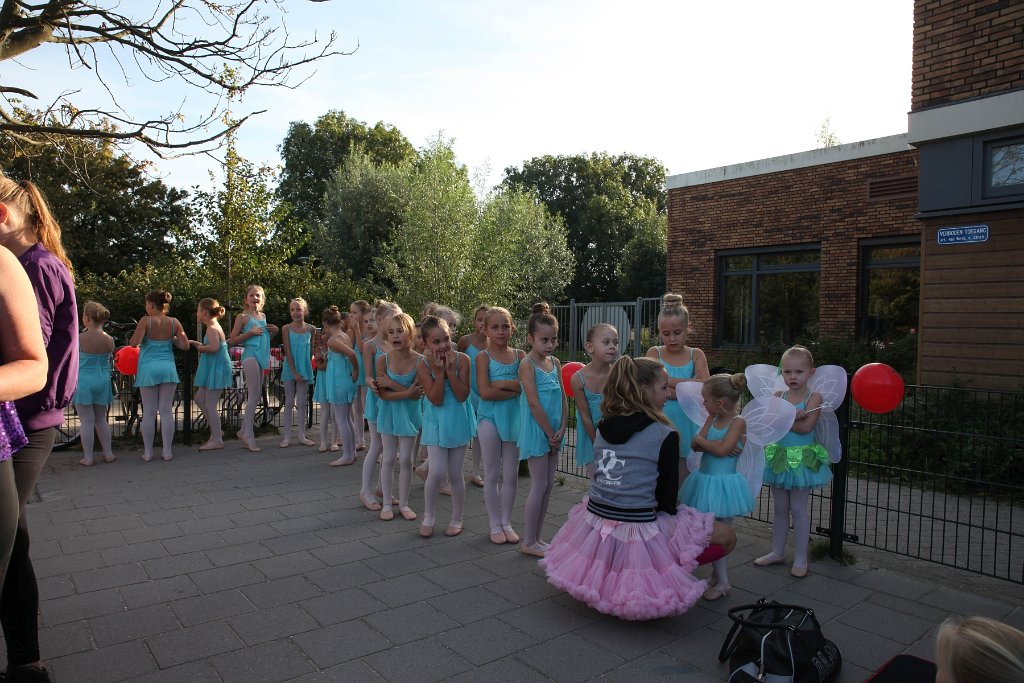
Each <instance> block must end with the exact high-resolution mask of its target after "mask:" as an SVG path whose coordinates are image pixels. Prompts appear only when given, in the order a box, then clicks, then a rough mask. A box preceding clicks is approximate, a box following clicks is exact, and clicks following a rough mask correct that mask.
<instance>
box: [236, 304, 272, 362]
mask: <svg viewBox="0 0 1024 683" xmlns="http://www.w3.org/2000/svg"><path fill="white" fill-rule="evenodd" d="M254 327H262V328H263V329H264V332H263V334H257V335H255V336H252V337H249V338H248V339H246V340H245V341H243V342H242V346H243V347H244V348H243V350H242V362H243V363H244V362H245V359H246V358H255V359H256V362H257V363H259V365H260V370H266V369H267V368H269V367H270V335H269V334H267V333H266V331H265V330H266V329H267V321H266V319H265V318H262V319H261V318H254V317H252V316H251V315H250V316H249V319H248V320H246V321H245V325H243V326H242V332H243V333H244V332H248V331H249V330H251V329H253V328H254Z"/></svg>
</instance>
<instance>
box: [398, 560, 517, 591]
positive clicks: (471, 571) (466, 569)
mask: <svg viewBox="0 0 1024 683" xmlns="http://www.w3.org/2000/svg"><path fill="white" fill-rule="evenodd" d="M417 576H422V577H423V578H425V579H429V580H430V581H432V582H433V583H436V584H437V585H438V586H440V587H441V588H443V589H445V590H448V591H457V590H462V589H463V588H470V587H472V586H479V585H480V584H482V583H491V582H492V581H495V580H497V579H498V578H499V577H498V576H497V575H496V574H492V573H491V572H489V571H487V570H486V569H483V568H481V567H479V566H477V565H476V564H474V563H472V562H463V563H462V564H455V565H451V564H450V565H442V566H440V567H435V568H434V569H428V570H426V571H421V572H419V573H418V574H417Z"/></svg>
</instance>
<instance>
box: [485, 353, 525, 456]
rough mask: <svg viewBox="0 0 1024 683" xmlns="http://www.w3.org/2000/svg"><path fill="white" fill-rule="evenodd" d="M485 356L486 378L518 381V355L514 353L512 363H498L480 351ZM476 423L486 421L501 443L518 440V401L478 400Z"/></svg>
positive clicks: (493, 380) (512, 399) (509, 399)
mask: <svg viewBox="0 0 1024 683" xmlns="http://www.w3.org/2000/svg"><path fill="white" fill-rule="evenodd" d="M481 353H484V354H487V377H488V379H489V380H490V381H492V382H495V381H499V380H514V381H517V382H518V381H519V353H518V352H516V360H515V362H514V363H509V364H507V365H506V364H505V363H499V362H498V361H496V360H494V358H492V357H491V354H490V352H489V351H486V350H485V351H481ZM476 416H477V422H481V421H483V420H487V421H488V422H490V423H491V424H493V425H494V426H495V427H497V429H498V436H499V437H500V438H501V440H502V441H515V440H516V439H518V438H519V416H520V410H519V401H518V400H517V399H516V397H513V398H508V399H505V400H504V401H492V400H489V399H485V398H483V397H481V398H480V407H479V408H478V409H477V412H476Z"/></svg>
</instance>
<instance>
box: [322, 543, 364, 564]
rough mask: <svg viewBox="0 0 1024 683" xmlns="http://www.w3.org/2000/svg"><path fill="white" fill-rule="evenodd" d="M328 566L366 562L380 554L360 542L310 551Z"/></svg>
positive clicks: (332, 545)
mask: <svg viewBox="0 0 1024 683" xmlns="http://www.w3.org/2000/svg"><path fill="white" fill-rule="evenodd" d="M310 552H311V553H312V554H313V555H316V556H317V557H318V558H320V560H321V561H322V562H323V563H324V564H327V565H330V566H334V565H338V564H346V563H348V562H357V561H359V560H365V559H367V558H368V557H377V556H378V555H380V552H379V551H377V550H374V549H373V548H371V547H370V546H368V545H366V544H365V543H362V542H360V541H348V542H345V543H333V544H331V545H325V546H323V547H321V548H314V549H312V550H310Z"/></svg>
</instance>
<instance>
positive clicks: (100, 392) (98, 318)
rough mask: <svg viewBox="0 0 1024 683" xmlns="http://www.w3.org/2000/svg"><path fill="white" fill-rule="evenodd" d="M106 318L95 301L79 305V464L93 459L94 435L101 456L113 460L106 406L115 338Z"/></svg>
mask: <svg viewBox="0 0 1024 683" xmlns="http://www.w3.org/2000/svg"><path fill="white" fill-rule="evenodd" d="M108 320H110V311H108V310H107V309H106V308H105V307H104V306H101V305H100V304H98V303H96V302H95V301H89V302H87V303H86V304H85V307H84V308H83V309H82V326H83V327H85V332H82V333H81V334H80V335H79V336H78V389H77V390H75V398H74V399H73V400H74V404H75V411H76V412H77V413H78V417H79V419H80V420H81V422H82V431H81V434H82V459H81V460H79V461H78V464H79V465H84V466H86V467H88V466H90V465H92V463H93V443H94V441H93V437H94V436H98V437H99V439H100V447H101V448H102V449H103V460H104V461H105V462H114V459H115V458H114V452H113V451H112V450H111V448H110V426H109V425H108V424H107V410H108V409H109V408H110V402H111V400H112V399H113V393H114V392H113V390H112V389H111V386H110V352H111V351H113V350H114V339H113V337H111V336H110V335H109V334H107V333H106V332H104V331H103V324H104V323H105V322H107V321H108Z"/></svg>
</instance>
